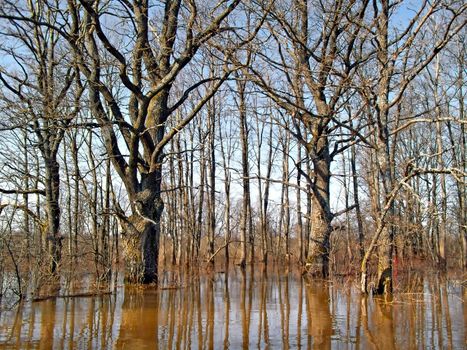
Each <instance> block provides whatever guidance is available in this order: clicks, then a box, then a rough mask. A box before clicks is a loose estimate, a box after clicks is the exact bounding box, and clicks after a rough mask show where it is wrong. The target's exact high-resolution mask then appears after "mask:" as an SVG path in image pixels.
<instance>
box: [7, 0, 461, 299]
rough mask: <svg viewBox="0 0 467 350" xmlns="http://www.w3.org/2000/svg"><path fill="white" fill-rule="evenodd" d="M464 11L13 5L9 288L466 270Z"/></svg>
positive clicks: (379, 282)
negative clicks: (186, 275)
mask: <svg viewBox="0 0 467 350" xmlns="http://www.w3.org/2000/svg"><path fill="white" fill-rule="evenodd" d="M466 23H467V4H466V3H465V2H464V1H461V0H420V1H410V0H400V1H393V0H283V1H282V0H281V1H279V0H209V1H199V0H166V1H156V0H154V1H149V0H134V1H131V0H116V1H110V0H67V1H60V0H35V1H33V0H22V1H10V0H1V1H0V51H1V54H0V55H1V56H0V113H1V117H0V135H1V136H0V295H1V294H5V295H6V294H7V293H13V294H14V295H16V296H17V297H18V298H20V299H21V298H27V297H30V296H31V294H32V296H33V297H38V296H40V293H41V290H42V288H44V287H47V286H50V284H51V283H52V281H54V280H57V279H59V278H60V276H64V275H66V276H71V277H69V278H71V279H74V280H79V279H80V278H81V277H80V276H82V275H83V274H84V273H91V274H93V275H94V276H95V278H96V280H98V281H101V282H102V283H104V282H105V281H108V280H110V278H111V276H112V274H113V273H115V271H117V270H120V271H124V275H125V280H126V281H127V282H128V283H136V284H148V285H151V286H154V285H156V286H157V285H160V284H161V281H162V278H161V276H162V275H163V271H168V270H174V269H177V268H181V269H200V268H201V269H204V270H209V269H225V270H227V269H229V266H235V268H236V269H238V268H239V269H240V270H245V269H247V268H248V266H250V265H255V266H256V265H258V266H266V265H268V266H270V265H276V266H279V267H281V266H282V267H283V269H286V267H285V266H288V267H287V269H288V268H289V267H290V266H294V267H295V268H298V269H299V271H300V273H302V274H304V275H307V276H309V277H310V278H312V279H316V280H323V279H324V280H328V279H332V278H339V277H341V278H342V277H345V278H347V277H349V276H351V277H352V278H353V279H354V280H355V281H356V283H357V284H358V288H359V290H360V291H361V292H362V293H364V294H366V293H369V292H373V293H375V294H391V293H392V292H393V289H394V274H395V273H396V271H399V273H402V272H403V271H407V270H410V269H422V270H423V269H427V270H436V271H441V272H449V271H458V272H460V273H462V271H465V269H466V268H467V209H466V199H467V196H466V175H467V174H466V151H467V140H466V138H467V135H466V132H465V124H466V115H465V113H466V111H465V108H466V107H465V101H466V92H467V86H466V83H467V80H466V76H467V70H466V68H467V64H466V54H467V50H466V48H467V37H466V34H467V32H466ZM230 268H232V267H230Z"/></svg>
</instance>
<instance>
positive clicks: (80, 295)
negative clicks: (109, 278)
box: [32, 291, 113, 301]
mask: <svg viewBox="0 0 467 350" xmlns="http://www.w3.org/2000/svg"><path fill="white" fill-rule="evenodd" d="M109 294H113V292H111V291H101V292H86V293H76V294H61V295H45V296H37V297H34V298H32V301H43V300H48V299H54V298H88V297H96V296H100V295H109Z"/></svg>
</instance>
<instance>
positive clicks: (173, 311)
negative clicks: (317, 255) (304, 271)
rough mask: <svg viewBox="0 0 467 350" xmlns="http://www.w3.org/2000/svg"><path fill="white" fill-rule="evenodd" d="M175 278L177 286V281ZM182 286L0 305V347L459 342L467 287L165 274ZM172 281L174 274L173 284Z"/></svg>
mask: <svg viewBox="0 0 467 350" xmlns="http://www.w3.org/2000/svg"><path fill="white" fill-rule="evenodd" d="M173 280H177V281H178V283H176V284H172V282H171V281H173ZM164 281H165V283H168V284H170V285H175V286H177V287H174V288H168V289H162V290H156V289H154V288H152V289H151V288H144V289H143V288H139V287H134V286H126V287H121V288H119V289H117V293H116V294H113V295H106V296H99V297H87V298H58V299H55V300H53V299H51V300H45V301H41V302H35V303H25V304H23V305H20V306H19V307H17V308H15V309H13V310H2V311H1V313H0V348H3V347H7V348H32V349H49V348H60V349H72V348H87V349H146V348H147V349H149V348H150V349H222V348H223V349H241V348H258V349H264V348H273V349H275V348H283V349H288V348H291V349H295V348H306V349H331V348H338V347H350V348H355V349H401V348H403V349H418V348H427V347H428V348H447V349H456V348H458V349H462V348H465V346H466V345H467V344H466V340H465V339H466V336H467V335H466V332H465V326H466V324H465V322H466V319H467V310H466V306H465V303H464V296H465V289H464V288H463V287H461V286H460V285H459V284H457V285H456V284H449V283H448V282H447V281H446V280H444V279H442V278H437V277H435V278H434V279H430V280H428V279H424V278H422V277H420V276H411V278H410V281H409V282H410V283H408V284H407V289H406V290H404V289H403V288H401V291H402V292H401V293H399V294H396V295H395V297H394V299H392V300H385V299H376V298H371V297H364V296H362V295H361V294H360V293H359V292H358V290H356V289H354V288H352V287H351V286H349V285H342V284H338V283H325V282H317V281H313V280H311V279H304V278H302V276H300V274H298V273H294V272H290V273H288V272H287V271H284V272H283V273H279V272H277V271H273V270H267V269H265V268H262V267H261V266H260V267H255V268H254V269H253V268H251V269H247V270H246V271H243V272H242V271H241V270H240V269H230V270H226V271H225V272H222V273H210V274H207V275H202V276H197V275H194V276H193V275H183V274H180V275H178V274H167V275H166V280H164ZM167 281H168V282H167Z"/></svg>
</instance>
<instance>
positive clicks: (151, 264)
mask: <svg viewBox="0 0 467 350" xmlns="http://www.w3.org/2000/svg"><path fill="white" fill-rule="evenodd" d="M160 188H161V172H160V171H155V172H153V173H150V174H145V175H143V180H142V190H141V191H140V192H138V193H137V194H136V200H135V203H134V207H133V214H132V215H131V216H130V217H129V218H128V219H125V220H122V222H121V224H122V228H123V240H122V244H123V250H124V256H125V263H126V267H127V270H126V279H127V280H128V281H130V282H132V283H145V284H147V283H157V282H158V265H159V264H158V263H159V237H160V232H161V226H160V220H161V216H162V213H163V210H164V204H163V201H162V198H161V191H160Z"/></svg>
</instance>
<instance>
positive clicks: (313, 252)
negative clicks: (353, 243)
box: [306, 135, 334, 278]
mask: <svg viewBox="0 0 467 350" xmlns="http://www.w3.org/2000/svg"><path fill="white" fill-rule="evenodd" d="M314 147H315V148H316V149H314V150H312V152H310V150H308V152H309V153H311V154H313V155H314V157H312V162H313V170H314V171H313V174H312V176H313V182H312V184H311V189H312V191H313V197H312V208H313V209H312V214H311V233H310V242H309V244H310V245H309V251H308V256H307V264H306V266H307V270H308V272H309V273H311V274H313V275H317V276H319V277H322V278H327V277H328V276H329V252H330V243H329V242H330V236H331V232H332V225H331V222H332V219H333V217H334V215H333V214H332V212H331V210H330V196H329V184H330V179H331V171H330V167H331V156H330V154H329V146H328V140H327V136H326V135H321V136H320V138H319V140H318V141H317V142H315V144H314ZM309 181H310V179H309Z"/></svg>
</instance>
